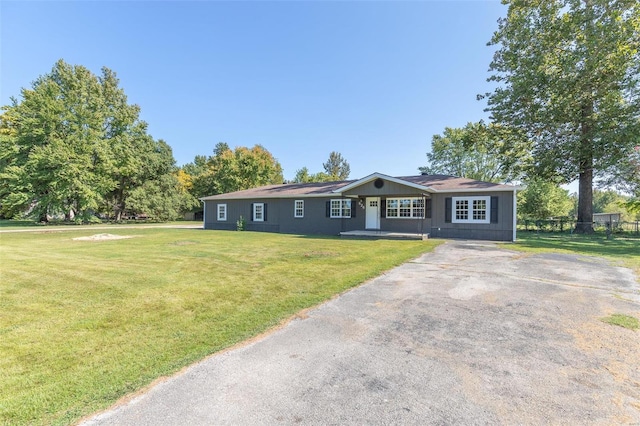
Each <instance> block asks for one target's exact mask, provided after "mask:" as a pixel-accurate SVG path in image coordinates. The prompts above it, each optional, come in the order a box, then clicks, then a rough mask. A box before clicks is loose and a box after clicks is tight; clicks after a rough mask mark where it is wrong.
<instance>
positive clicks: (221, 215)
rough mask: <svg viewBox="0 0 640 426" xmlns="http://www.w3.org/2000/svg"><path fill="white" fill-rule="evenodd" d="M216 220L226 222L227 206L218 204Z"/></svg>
mask: <svg viewBox="0 0 640 426" xmlns="http://www.w3.org/2000/svg"><path fill="white" fill-rule="evenodd" d="M218 220H221V221H222V220H227V205H226V204H218Z"/></svg>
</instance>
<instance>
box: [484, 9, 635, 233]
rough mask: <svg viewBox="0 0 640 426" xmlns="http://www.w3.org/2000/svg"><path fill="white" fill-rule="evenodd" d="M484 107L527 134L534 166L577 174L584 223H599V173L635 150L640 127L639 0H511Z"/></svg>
mask: <svg viewBox="0 0 640 426" xmlns="http://www.w3.org/2000/svg"><path fill="white" fill-rule="evenodd" d="M505 3H508V4H509V9H508V12H507V17H506V18H504V19H501V20H500V21H499V26H498V30H497V31H496V32H495V34H494V36H493V38H492V39H491V41H490V43H489V44H490V45H497V46H499V48H498V50H497V52H496V53H495V55H494V59H493V61H492V62H491V65H490V71H492V72H493V75H492V76H491V77H490V78H489V81H493V82H496V83H498V87H497V88H496V89H495V90H494V92H493V93H490V94H487V95H488V97H489V98H488V111H490V112H491V113H492V119H493V120H494V121H495V122H496V123H498V124H501V125H504V126H508V127H513V128H515V129H518V130H520V131H522V132H523V133H524V134H526V136H527V143H528V145H527V146H526V147H524V149H525V150H530V151H531V152H532V157H533V161H532V162H531V164H530V171H529V174H530V175H531V176H538V177H541V178H546V179H550V180H555V179H560V180H561V181H562V182H565V183H568V182H570V181H573V180H575V179H576V178H578V181H579V205H578V226H577V228H576V231H578V232H587V233H588V232H593V227H592V224H591V222H592V211H593V207H592V202H593V180H594V176H597V175H599V174H602V173H605V172H606V170H607V169H608V168H610V167H614V166H615V165H616V164H617V163H618V162H619V160H621V159H623V158H625V157H626V156H628V155H629V154H630V153H631V150H632V148H633V145H634V143H633V141H634V140H637V138H638V135H639V134H640V121H639V120H638V117H639V116H640V90H639V85H640V79H639V78H638V76H639V75H640V56H639V55H640V53H639V52H640V4H639V3H638V2H637V1H636V0H513V1H511V2H508V1H506V0H505Z"/></svg>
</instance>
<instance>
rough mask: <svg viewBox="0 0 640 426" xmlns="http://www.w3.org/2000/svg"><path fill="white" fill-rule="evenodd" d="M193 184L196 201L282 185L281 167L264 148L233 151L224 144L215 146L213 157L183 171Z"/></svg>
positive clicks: (241, 148) (220, 143)
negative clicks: (259, 187)
mask: <svg viewBox="0 0 640 426" xmlns="http://www.w3.org/2000/svg"><path fill="white" fill-rule="evenodd" d="M182 170H183V172H184V173H185V174H187V175H189V179H190V180H191V183H192V188H191V193H192V194H193V195H194V196H195V197H205V196H207V195H215V194H223V193H226V192H233V191H241V190H243V189H249V188H255V187H258V186H263V185H272V184H280V183H283V181H284V178H283V175H282V166H281V165H280V163H279V162H278V160H277V159H276V158H275V157H274V156H273V155H272V154H271V153H270V152H269V151H268V150H267V149H266V148H264V147H263V146H261V145H255V146H253V147H252V148H247V147H243V146H239V147H236V148H234V149H231V148H230V147H229V145H228V144H227V143H225V142H219V143H218V144H216V146H215V148H214V150H213V155H212V156H209V157H205V156H201V155H198V156H196V157H195V159H194V161H193V162H192V163H189V164H185V165H184V166H183V167H182Z"/></svg>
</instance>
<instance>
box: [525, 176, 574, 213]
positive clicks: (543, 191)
mask: <svg viewBox="0 0 640 426" xmlns="http://www.w3.org/2000/svg"><path fill="white" fill-rule="evenodd" d="M572 208H573V201H572V200H571V197H570V196H569V191H568V190H566V189H562V188H561V187H560V186H559V185H558V184H556V183H553V182H549V181H547V180H542V179H538V180H532V181H530V182H528V183H527V185H525V189H524V190H522V191H520V192H518V216H519V217H521V218H526V219H534V220H539V219H549V218H552V217H555V218H557V217H564V216H568V215H569V213H570V212H571V209H572Z"/></svg>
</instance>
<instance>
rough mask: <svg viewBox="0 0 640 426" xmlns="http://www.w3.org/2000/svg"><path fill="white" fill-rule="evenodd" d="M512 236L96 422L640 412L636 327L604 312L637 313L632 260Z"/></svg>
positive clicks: (376, 287)
mask: <svg viewBox="0 0 640 426" xmlns="http://www.w3.org/2000/svg"><path fill="white" fill-rule="evenodd" d="M500 247H504V246H500ZM500 247H499V246H497V245H495V244H493V243H488V242H470V241H452V242H448V243H447V244H445V245H443V246H441V247H439V248H438V249H437V250H436V251H435V253H431V254H426V255H424V256H422V257H420V258H419V259H416V260H414V261H412V262H409V263H406V264H404V265H402V266H400V267H398V268H396V269H394V270H392V271H389V272H388V273H387V274H385V275H383V276H381V277H379V278H376V279H374V280H372V281H371V282H369V283H367V284H365V285H363V286H361V287H358V288H356V289H354V290H352V291H349V292H347V293H345V294H343V295H342V296H340V297H338V298H336V299H334V300H332V301H330V302H328V303H325V304H323V305H322V306H320V307H318V308H316V309H313V310H310V311H308V312H306V313H305V314H301V315H300V316H299V318H297V319H294V320H293V321H291V322H290V323H288V324H287V325H286V326H284V327H282V328H281V329H279V330H277V331H275V332H273V333H271V334H269V335H267V336H264V337H263V338H260V339H257V340H256V341H254V342H252V343H249V344H246V345H244V346H241V347H238V348H236V349H233V350H230V351H227V352H224V353H221V354H217V355H214V356H212V357H210V358H208V359H206V360H204V361H202V362H200V363H198V364H196V365H193V366H191V367H189V368H187V369H185V370H184V371H183V372H182V373H180V374H178V375H176V376H174V377H171V378H169V379H167V380H165V381H162V382H160V383H158V384H157V385H155V386H154V387H152V388H151V389H150V390H149V391H148V392H146V393H144V394H141V395H139V396H137V397H135V398H133V399H131V400H129V401H127V402H122V403H121V404H120V405H118V406H117V407H114V408H113V409H111V410H109V411H107V412H104V413H101V414H99V415H97V416H96V417H93V418H91V419H89V420H87V422H86V424H87V425H167V424H172V425H184V424H210V425H214V424H215V425H225V424H227V425H232V424H233V425H249V424H251V425H254V424H318V425H319V424H322V425H325V424H335V425H345V424H416V425H418V424H420V425H424V424H447V425H448V424H464V425H471V424H613V423H616V424H618V423H629V424H640V332H639V331H631V330H627V329H624V328H621V327H616V326H612V325H608V324H605V323H603V322H601V321H600V320H599V318H601V317H603V316H606V315H608V314H611V313H626V314H630V315H633V316H636V317H639V318H640V286H639V285H638V283H637V282H636V281H635V278H634V276H633V274H632V272H631V271H630V270H628V269H625V268H620V267H614V266H611V265H610V264H608V263H607V262H606V261H604V260H601V259H598V258H589V257H582V256H572V255H557V254H544V255H525V254H522V253H516V252H513V251H509V250H506V249H504V248H500ZM507 247H508V246H507Z"/></svg>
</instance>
